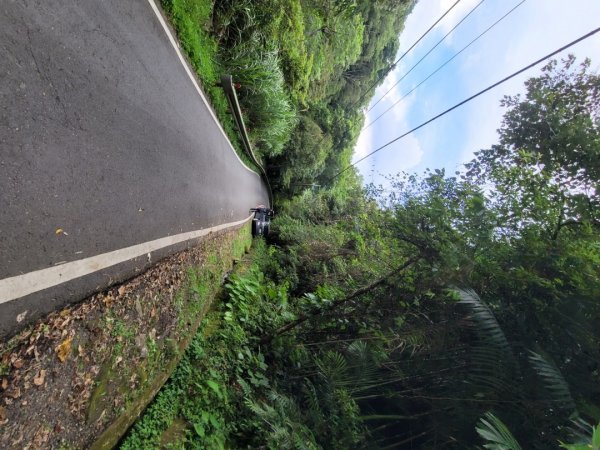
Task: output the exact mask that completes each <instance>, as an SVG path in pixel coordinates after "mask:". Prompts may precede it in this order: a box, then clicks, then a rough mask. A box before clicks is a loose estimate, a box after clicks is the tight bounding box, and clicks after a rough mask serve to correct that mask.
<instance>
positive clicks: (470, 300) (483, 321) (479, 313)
mask: <svg viewBox="0 0 600 450" xmlns="http://www.w3.org/2000/svg"><path fill="white" fill-rule="evenodd" d="M457 291H458V294H459V295H460V304H462V305H464V306H466V307H467V308H468V309H469V310H470V312H471V316H472V318H473V320H474V321H475V323H476V324H477V332H478V334H479V336H480V337H481V339H482V340H484V341H486V342H487V343H488V344H490V345H494V346H495V347H496V348H498V349H499V350H501V351H502V352H504V353H505V354H506V356H510V357H511V358H512V351H511V348H510V345H509V343H508V340H507V339H506V336H505V334H504V331H502V327H500V324H499V323H498V321H497V320H496V317H495V316H494V313H493V312H492V311H491V310H490V308H489V307H488V306H487V305H486V304H485V303H483V301H482V300H481V299H480V298H479V296H478V295H477V294H476V293H475V291H473V290H472V289H457Z"/></svg>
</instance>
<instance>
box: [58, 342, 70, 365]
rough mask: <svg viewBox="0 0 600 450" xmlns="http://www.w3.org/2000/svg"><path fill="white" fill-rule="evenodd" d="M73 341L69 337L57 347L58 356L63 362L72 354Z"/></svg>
mask: <svg viewBox="0 0 600 450" xmlns="http://www.w3.org/2000/svg"><path fill="white" fill-rule="evenodd" d="M72 341H73V338H72V337H68V338H67V339H65V340H64V341H63V342H62V344H60V345H59V346H58V347H56V356H58V359H60V361H61V362H65V361H66V360H67V357H68V356H69V353H71V342H72Z"/></svg>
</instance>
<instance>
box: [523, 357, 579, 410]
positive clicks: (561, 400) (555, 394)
mask: <svg viewBox="0 0 600 450" xmlns="http://www.w3.org/2000/svg"><path fill="white" fill-rule="evenodd" d="M529 362H530V363H531V365H532V366H533V368H534V369H535V371H536V372H537V374H538V375H539V376H540V378H541V379H542V380H543V382H544V387H545V388H546V390H547V391H548V393H549V394H550V396H551V400H552V402H554V403H556V405H557V407H558V408H560V409H565V410H568V411H573V412H577V407H576V406H575V401H574V400H573V397H572V395H571V390H570V389H569V384H568V383H567V381H566V380H565V379H564V377H563V376H562V373H561V372H560V370H559V369H558V367H556V365H555V364H554V363H553V362H551V361H550V359H549V358H545V357H544V356H542V355H540V354H539V353H536V352H534V351H532V350H530V351H529Z"/></svg>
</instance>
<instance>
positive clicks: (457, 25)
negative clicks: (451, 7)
mask: <svg viewBox="0 0 600 450" xmlns="http://www.w3.org/2000/svg"><path fill="white" fill-rule="evenodd" d="M484 1H485V0H481V1H480V2H479V3H477V4H476V5H475V6H474V7H473V8H472V9H471V11H469V14H467V15H466V16H465V17H463V18H462V19H461V21H460V22H458V23H457V24H456V25H454V27H452V29H451V30H450V31H448V32H447V33H446V34H445V35H444V37H443V38H441V39H440V40H439V41H437V43H436V44H435V45H434V46H433V47H431V49H429V51H428V52H427V53H425V55H423V57H422V58H421V59H419V60H418V61H417V62H416V64H414V65H413V66H412V67H411V68H410V69H409V70H408V72H406V73H405V74H404V75H402V77H401V78H400V79H399V80H398V81H396V82H395V83H394V85H393V86H392V87H391V88H389V89H388V90H387V91H386V93H385V94H383V95H382V96H381V97H380V98H379V100H377V101H376V102H375V103H373V104H372V105H371V106H370V107H369V109H367V112H369V111H371V110H372V109H373V108H375V106H377V104H378V103H379V102H380V101H381V100H383V99H384V98H385V97H386V96H387V95H388V94H389V93H390V92H392V89H394V88H395V87H396V86H397V85H398V84H399V83H400V82H401V81H402V80H404V78H406V77H407V76H408V74H409V73H411V72H412V71H413V70H414V69H415V67H417V66H418V65H419V64H421V62H422V61H423V60H424V59H425V58H427V56H429V54H430V53H431V52H432V51H434V50H435V49H436V48H437V46H438V45H440V44H441V43H442V42H444V40H445V39H446V38H447V37H448V36H449V35H450V34H451V33H452V32H453V31H454V30H456V29H457V28H458V27H459V26H460V24H461V23H463V22H464V21H465V20H466V19H467V17H469V16H470V15H471V14H473V13H474V12H475V10H476V9H477V8H479V7H480V6H481V4H482V3H483V2H484Z"/></svg>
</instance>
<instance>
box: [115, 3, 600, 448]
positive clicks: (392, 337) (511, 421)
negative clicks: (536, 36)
mask: <svg viewBox="0 0 600 450" xmlns="http://www.w3.org/2000/svg"><path fill="white" fill-rule="evenodd" d="M163 4H164V6H165V8H166V10H167V11H168V12H169V14H170V16H171V18H172V20H173V21H174V22H175V24H176V28H177V29H178V30H179V29H180V28H181V26H180V25H177V23H178V22H177V21H183V22H185V20H187V19H185V18H186V17H188V18H189V17H191V16H190V15H189V11H194V8H200V9H199V10H202V11H203V15H202V17H203V20H202V21H192V20H191V19H189V20H190V21H191V22H190V23H192V24H195V27H196V28H195V29H196V30H200V31H198V32H199V33H200V32H201V33H204V36H205V38H206V39H207V41H206V42H208V43H209V44H206V45H212V46H213V47H210V48H212V51H213V52H214V53H212V55H213V56H212V58H214V59H213V61H214V62H216V64H218V68H219V70H225V69H227V70H229V71H230V72H231V73H232V75H233V76H234V81H237V80H241V81H239V82H240V84H241V86H240V87H239V92H240V97H241V98H242V101H243V108H244V109H245V114H246V119H247V120H248V123H249V127H250V129H251V132H252V133H254V134H253V141H254V143H255V145H256V147H257V148H258V149H259V151H260V152H261V155H262V157H263V158H264V159H265V161H266V162H267V164H268V170H269V173H270V175H271V176H272V177H273V180H274V181H275V182H276V183H277V185H276V186H277V188H276V205H275V207H276V209H277V212H278V214H277V216H276V218H275V219H274V220H273V223H272V233H271V235H270V236H269V238H268V242H265V241H263V240H256V241H255V245H254V249H253V253H252V256H251V257H248V258H247V259H246V260H245V261H244V262H243V263H242V264H239V265H238V267H237V269H236V271H235V273H234V274H232V275H231V276H230V277H229V278H228V280H227V282H226V284H225V287H224V289H223V292H222V294H221V299H220V301H219V302H217V303H215V306H214V308H213V309H212V311H211V312H210V313H209V315H208V316H207V320H205V321H203V322H202V324H201V328H200V330H199V332H198V333H197V334H196V335H195V337H194V339H193V341H192V343H191V345H190V346H189V348H188V350H187V351H186V353H185V355H184V357H183V360H182V363H181V364H180V365H179V367H178V368H177V370H176V371H175V373H174V375H173V376H172V377H171V379H170V380H169V382H168V383H167V384H166V385H165V387H164V388H163V389H162V390H161V392H160V393H159V395H158V396H157V398H156V399H155V401H154V402H153V404H152V405H151V406H150V407H149V408H148V409H147V411H146V412H145V413H144V415H143V416H142V417H141V418H140V420H139V421H138V422H137V423H136V425H135V426H134V427H133V428H132V429H131V431H130V433H129V434H128V436H127V437H126V439H125V440H124V441H123V443H122V447H123V448H127V449H130V448H131V449H133V448H272V449H284V448H307V449H317V448H324V449H330V448H331V449H354V448H368V449H388V448H398V449H412V448H423V449H439V448H448V449H463V448H481V447H483V448H495V449H514V450H516V449H521V448H523V449H534V450H536V449H539V450H543V449H550V448H559V446H562V447H564V448H570V449H580V448H593V449H596V448H600V431H599V428H598V425H597V424H598V423H599V422H600V331H599V330H600V327H598V323H600V303H599V302H598V299H599V298H600V276H599V274H600V239H599V237H600V234H599V233H600V209H599V206H600V198H599V193H598V186H599V182H600V134H599V126H600V122H599V121H600V78H599V77H598V75H596V74H594V73H592V72H591V71H590V62H589V61H584V62H582V61H580V62H577V61H575V59H574V58H573V57H568V58H566V59H565V60H564V61H553V62H550V63H548V64H547V65H546V66H545V67H544V68H543V69H542V71H541V73H539V74H537V75H536V76H534V77H533V78H531V79H530V80H528V81H527V83H526V94H525V95H524V96H514V97H506V98H504V99H503V100H502V105H503V106H504V107H505V108H506V112H505V115H504V120H503V123H502V125H501V127H500V130H499V139H498V143H496V144H494V145H491V147H490V148H487V149H483V150H481V151H479V152H478V153H476V155H475V158H474V159H473V160H472V161H471V162H470V163H469V164H467V165H466V167H465V169H464V170H463V171H462V172H457V173H456V174H454V175H452V176H449V175H448V174H446V173H444V171H441V170H429V171H427V172H426V173H424V174H421V175H417V174H398V175H397V176H395V177H391V179H390V187H386V189H383V188H382V187H380V186H367V187H364V186H363V185H362V180H360V178H359V177H358V176H357V175H356V173H355V172H353V171H352V170H350V171H348V172H347V173H345V175H344V176H343V177H340V178H338V179H336V180H335V182H330V177H331V175H333V174H335V173H336V172H337V171H338V170H339V169H340V168H341V167H343V166H345V165H346V164H347V163H348V162H349V161H350V157H351V152H352V147H353V145H354V142H355V140H356V138H357V134H358V131H359V128H360V126H361V120H362V114H361V113H360V107H361V106H364V104H365V103H366V102H367V101H368V98H364V99H363V98H362V97H361V96H362V92H365V90H366V88H367V87H368V86H369V85H370V84H372V83H373V82H374V81H375V80H376V79H377V77H378V75H380V74H381V73H383V72H384V71H385V70H386V68H387V65H388V64H390V63H391V62H392V60H393V58H394V56H395V54H396V52H397V49H398V42H397V34H398V33H399V32H400V31H401V29H402V23H403V20H404V17H405V16H406V14H407V13H408V12H409V11H410V9H411V6H412V3H411V2H402V1H391V0H390V1H376V2H367V1H364V2H361V1H356V2H345V1H342V2H333V1H331V2H328V1H325V2H316V1H315V2H312V1H310V0H297V1H296V0H285V1H284V0H281V1H275V2H264V3H262V2H261V3H259V2H250V1H237V2H229V1H224V2H216V4H214V5H213V4H212V3H211V2H204V3H203V2H202V1H198V2H195V1H191V0H188V1H177V0H173V1H165V2H163ZM201 8H204V9H201ZM191 26H192V25H190V27H191ZM182 39H183V40H185V39H184V38H182ZM201 47H202V46H200V48H201ZM267 67H269V68H270V69H268V70H267ZM267 71H268V72H269V73H268V74H267ZM275 72H276V74H275ZM267 78H269V80H268V81H267ZM259 80H261V82H259ZM262 81H264V83H265V84H262ZM268 86H270V87H268ZM274 86H277V87H274ZM276 92H278V93H276ZM277 96H280V97H279V98H277ZM367 97H368V96H367ZM214 101H215V102H216V100H214ZM253 102H254V103H253ZM253 104H254V106H255V107H256V108H255V109H254V108H253V107H252V106H251V105H253ZM270 108H272V109H270ZM268 111H279V113H277V114H270V113H268ZM261 127H263V128H261ZM268 127H272V128H269V130H271V131H265V130H266V129H267V128H268ZM261 130H262V131H261ZM269 133H271V134H269ZM313 184H318V185H320V188H319V189H318V190H317V189H313V188H311V186H312V185H313ZM595 425H596V427H595V428H594V426H595ZM478 446H479V447H478Z"/></svg>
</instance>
